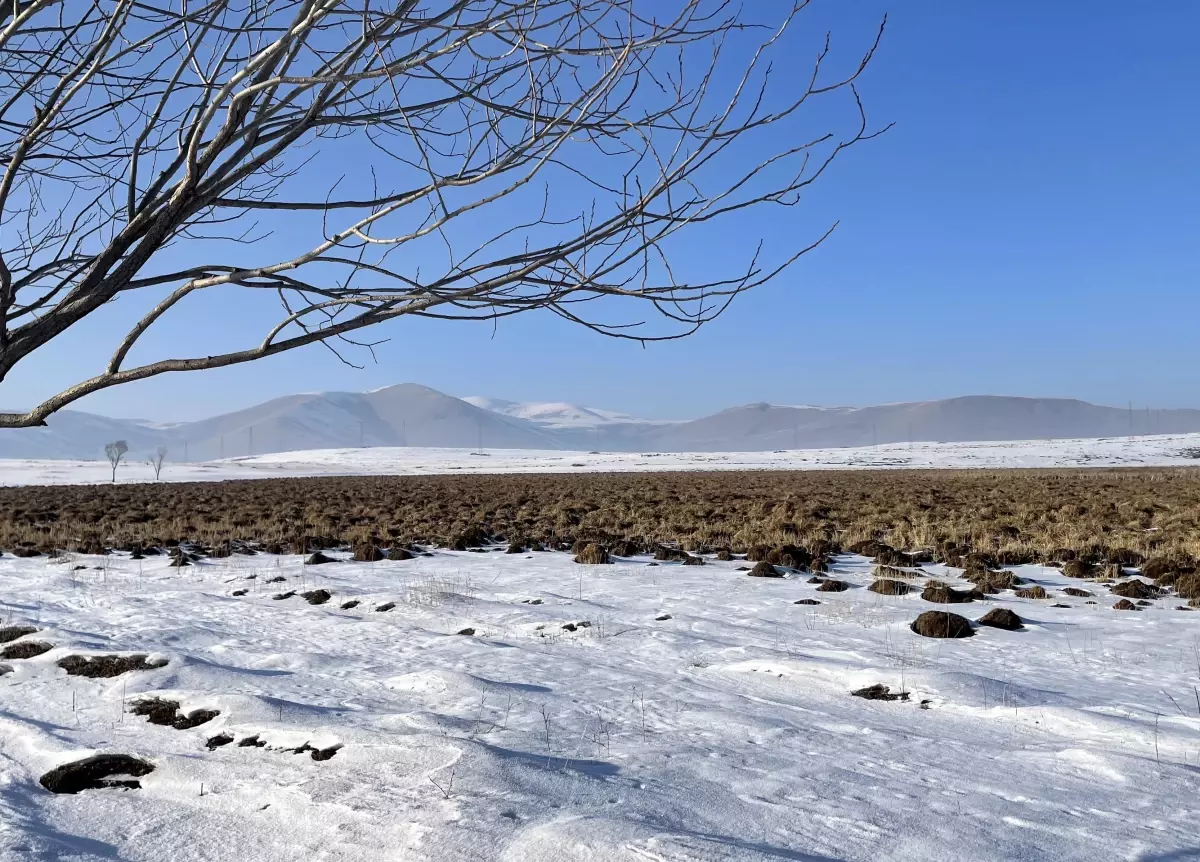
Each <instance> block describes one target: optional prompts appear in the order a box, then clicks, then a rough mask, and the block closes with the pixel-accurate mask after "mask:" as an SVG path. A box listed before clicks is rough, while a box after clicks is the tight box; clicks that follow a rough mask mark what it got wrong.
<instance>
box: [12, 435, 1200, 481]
mask: <svg viewBox="0 0 1200 862" xmlns="http://www.w3.org/2000/svg"><path fill="white" fill-rule="evenodd" d="M1198 459H1200V434H1172V435H1161V436H1155V437H1103V438H1094V439H1082V440H1021V441H1006V442H998V443H913V444H892V445H886V446H868V447H863V448H857V449H849V448H848V449H793V450H784V451H779V452H671V453H654V452H645V453H631V452H563V451H558V450H546V451H539V450H532V449H491V450H485V451H484V453H483V454H480V453H476V452H473V451H471V450H469V449H423V448H416V447H410V448H367V449H316V450H310V451H306V452H283V453H279V454H274V455H259V456H256V457H246V458H227V459H225V460H222V461H208V462H204V463H198V464H179V463H171V462H168V463H167V464H166V465H165V466H164V468H163V472H162V479H163V481H168V482H195V481H213V480H220V479H261V478H269V477H279V476H339V475H381V474H394V475H436V474H454V473H598V472H606V471H617V472H643V471H655V470H819V469H878V468H912V469H917V468H948V469H949V468H960V469H965V468H992V469H1000V468H1009V467H1165V466H1179V467H1186V466H1200V460H1198ZM111 476H112V474H111V472H110V468H109V465H108V463H107V462H104V461H65V460H64V461H35V460H16V459H0V484H2V485H65V484H89V483H97V482H108V481H110V480H111ZM153 480H154V473H153V471H152V469H151V468H150V465H149V464H148V463H147V462H146V461H145V460H144V459H143V458H142V457H141V455H140V454H139V453H136V452H132V453H130V458H129V461H128V463H125V464H122V465H121V467H120V469H119V470H118V471H117V481H118V482H149V481H153Z"/></svg>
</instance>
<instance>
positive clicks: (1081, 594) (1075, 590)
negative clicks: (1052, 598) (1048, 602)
mask: <svg viewBox="0 0 1200 862" xmlns="http://www.w3.org/2000/svg"><path fill="white" fill-rule="evenodd" d="M1063 592H1064V593H1066V594H1067V595H1068V596H1075V597H1077V598H1081V599H1090V598H1091V597H1092V594H1091V593H1089V592H1088V591H1087V590H1081V589H1079V587H1063Z"/></svg>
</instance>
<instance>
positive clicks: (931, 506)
mask: <svg viewBox="0 0 1200 862" xmlns="http://www.w3.org/2000/svg"><path fill="white" fill-rule="evenodd" d="M485 536H486V537H491V538H494V539H508V540H510V541H519V542H526V543H532V542H541V543H544V544H546V545H549V546H552V547H561V546H563V545H571V544H573V543H575V542H577V541H580V540H584V541H594V542H599V543H601V544H606V543H609V544H615V543H617V542H633V543H635V544H636V545H638V546H640V547H643V548H648V547H650V546H652V545H653V544H655V543H677V544H679V545H680V546H682V547H684V548H687V549H689V550H717V549H720V548H729V549H731V550H732V551H734V552H735V553H737V552H744V551H746V550H747V549H749V548H751V547H753V546H755V545H767V546H772V547H774V546H779V545H785V544H786V545H798V546H801V547H807V548H809V549H810V550H819V549H818V548H817V547H815V546H816V545H817V544H818V543H820V544H821V547H822V548H827V547H829V543H833V544H836V545H838V546H840V547H843V548H849V547H850V546H852V545H855V544H857V543H860V542H863V541H866V540H879V541H883V542H886V543H887V544H889V545H891V546H893V547H896V548H907V549H910V550H913V549H926V550H929V551H931V552H933V553H934V554H937V553H939V551H941V552H944V551H945V549H946V547H947V546H949V545H956V546H958V547H959V548H971V549H974V550H976V551H979V552H984V553H986V554H988V555H991V556H993V557H994V558H995V561H996V562H998V563H1000V564H1017V563H1020V562H1032V561H1039V560H1060V559H1069V558H1071V557H1072V556H1079V557H1082V558H1087V559H1091V560H1092V561H1093V562H1104V561H1114V562H1116V561H1119V562H1124V563H1125V564H1126V565H1135V564H1136V563H1137V562H1138V560H1139V558H1142V557H1149V556H1151V555H1173V556H1183V555H1187V556H1193V557H1194V556H1200V469H1195V470H1194V469H1111V470H1058V471H1037V470H1009V471H995V472H992V471H988V472H981V471H870V472H867V471H863V472H747V473H697V472H686V473H684V472H681V473H659V474H640V475H639V474H590V475H571V476H549V475H490V476H437V477H398V476H380V477H345V478H314V479H279V480H256V481H241V482H237V481H231V482H218V483H193V484H141V485H117V486H112V487H105V486H57V487H19V488H4V489H0V548H4V549H5V550H10V551H15V552H17V553H21V554H32V553H33V552H35V551H40V552H48V551H51V550H53V549H65V550H87V549H89V548H90V549H92V550H94V549H96V548H97V547H98V546H104V547H112V548H121V547H124V548H131V547H135V546H139V545H141V546H146V547H149V546H154V545H158V546H163V545H172V544H176V543H178V542H185V541H186V542H193V543H197V544H200V545H204V546H208V547H222V546H223V547H230V546H232V547H234V548H236V547H238V546H239V545H240V543H250V544H257V545H260V546H264V547H268V548H269V547H272V546H280V547H282V548H286V549H293V550H313V549H315V548H319V547H333V546H338V545H346V544H350V545H353V544H356V543H364V542H367V541H374V542H375V543H377V544H380V545H383V546H385V547H387V546H391V545H395V544H398V543H407V542H418V543H438V544H450V543H454V542H455V541H456V540H457V541H458V543H459V544H462V545H468V544H471V543H472V542H474V541H476V540H478V539H482V538H483V537H485ZM301 543H303V545H304V547H303V548H300V547H298V546H299V545H300V544H301Z"/></svg>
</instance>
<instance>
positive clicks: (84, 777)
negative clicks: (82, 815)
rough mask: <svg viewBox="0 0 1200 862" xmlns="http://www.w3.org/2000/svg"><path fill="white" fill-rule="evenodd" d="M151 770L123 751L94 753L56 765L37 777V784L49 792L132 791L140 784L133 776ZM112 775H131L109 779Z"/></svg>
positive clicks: (151, 765)
mask: <svg viewBox="0 0 1200 862" xmlns="http://www.w3.org/2000/svg"><path fill="white" fill-rule="evenodd" d="M153 771H154V764H153V763H150V762H149V761H146V760H140V759H139V758H136V757H130V756H129V755H127V754H97V755H94V756H92V757H85V758H84V759H83V760H76V761H74V762H73V763H64V764H63V765H62V766H56V767H55V768H54V769H51V770H50V771H49V772H47V773H46V774H45V775H43V776H42V777H41V781H40V783H41V785H42V787H44V788H46V789H47V790H49V791H50V792H51V793H79V792H80V791H81V790H99V789H101V788H105V787H120V788H123V789H125V790H136V789H137V788H139V787H141V786H142V785H141V782H139V781H138V780H137V779H138V778H140V777H141V776H143V775H149V774H150V773H151V772H153ZM114 775H128V776H133V777H132V778H113V777H112V776H114Z"/></svg>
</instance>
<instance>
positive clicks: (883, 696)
mask: <svg viewBox="0 0 1200 862" xmlns="http://www.w3.org/2000/svg"><path fill="white" fill-rule="evenodd" d="M850 694H851V695H852V696H853V697H861V698H865V699H866V700H908V692H907V691H895V692H894V691H892V690H891V689H890V688H889V687H888V686H886V685H884V684H883V683H881V682H879V683H876V684H875V685H869V686H867V687H866V688H860V689H856V690H855V691H852V692H850Z"/></svg>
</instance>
